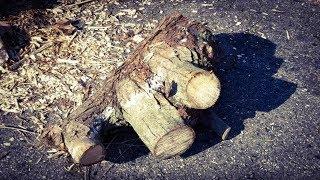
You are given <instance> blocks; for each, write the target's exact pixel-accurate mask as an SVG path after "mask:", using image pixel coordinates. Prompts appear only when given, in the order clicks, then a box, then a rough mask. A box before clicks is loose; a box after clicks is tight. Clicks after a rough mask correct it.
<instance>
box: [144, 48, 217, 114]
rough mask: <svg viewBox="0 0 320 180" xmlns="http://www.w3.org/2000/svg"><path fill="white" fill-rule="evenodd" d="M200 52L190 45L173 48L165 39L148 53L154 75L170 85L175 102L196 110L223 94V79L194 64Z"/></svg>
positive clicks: (147, 61)
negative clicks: (221, 85) (220, 79)
mask: <svg viewBox="0 0 320 180" xmlns="http://www.w3.org/2000/svg"><path fill="white" fill-rule="evenodd" d="M197 60H198V57H197V53H196V52H194V51H192V50H189V49H188V48H186V47H182V46H178V47H170V46H169V45H168V44H166V43H164V42H159V43H155V44H151V45H150V47H149V49H148V51H147V52H146V53H145V57H144V62H145V63H147V64H148V65H149V67H150V69H151V71H152V73H153V75H154V76H157V77H159V79H160V81H163V82H164V84H165V85H166V86H170V87H166V89H167V91H170V92H166V94H169V99H170V101H171V102H172V103H174V104H175V105H183V106H187V107H189V108H195V109H207V108H209V107H211V106H213V105H214V104H215V103H216V101H217V99H218V97H219V95H220V89H221V88H220V82H219V80H218V78H217V77H216V76H215V75H214V73H212V72H208V71H205V70H203V69H201V68H198V67H196V66H194V65H193V64H191V62H193V61H197Z"/></svg>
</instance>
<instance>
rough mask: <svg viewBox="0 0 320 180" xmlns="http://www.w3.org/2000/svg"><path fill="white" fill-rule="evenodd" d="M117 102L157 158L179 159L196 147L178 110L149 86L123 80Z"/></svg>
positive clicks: (192, 133)
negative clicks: (188, 150) (182, 154)
mask: <svg viewBox="0 0 320 180" xmlns="http://www.w3.org/2000/svg"><path fill="white" fill-rule="evenodd" d="M117 98H118V100H119V103H120V106H121V108H122V113H123V117H124V118H125V119H126V121H128V122H129V123H130V125H131V126H132V127H133V129H134V130H135V132H136V133H137V134H138V135H139V137H140V139H141V140H142V141H143V142H144V144H145V145H146V146H147V147H148V148H149V150H150V151H151V153H152V154H153V155H154V156H156V157H158V158H168V157H171V156H175V155H179V154H181V153H183V152H185V151H186V150H187V149H188V148H189V147H190V146H191V144H192V143H193V141H194V138H195V134H194V131H193V130H192V129H191V128H190V127H188V126H186V125H185V124H184V122H183V119H182V118H181V117H180V115H179V113H178V111H177V109H176V108H175V107H174V106H172V105H171V104H170V103H169V102H168V101H167V100H166V99H165V98H164V97H163V96H162V95H160V94H158V93H157V92H154V91H153V90H152V89H150V88H149V87H148V85H147V84H139V82H134V81H132V80H130V79H124V80H123V81H121V82H119V84H118V87H117Z"/></svg>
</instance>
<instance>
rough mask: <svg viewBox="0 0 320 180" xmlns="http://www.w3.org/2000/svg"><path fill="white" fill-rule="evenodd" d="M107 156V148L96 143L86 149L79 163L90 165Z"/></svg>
mask: <svg viewBox="0 0 320 180" xmlns="http://www.w3.org/2000/svg"><path fill="white" fill-rule="evenodd" d="M104 157H105V149H104V147H103V146H102V145H95V146H92V147H90V148H89V149H88V150H86V151H85V152H84V153H83V155H82V157H81V158H80V159H79V164H81V165H84V166H89V165H92V164H95V163H98V162H100V161H102V160H103V159H104Z"/></svg>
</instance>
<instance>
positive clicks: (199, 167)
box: [0, 0, 320, 179]
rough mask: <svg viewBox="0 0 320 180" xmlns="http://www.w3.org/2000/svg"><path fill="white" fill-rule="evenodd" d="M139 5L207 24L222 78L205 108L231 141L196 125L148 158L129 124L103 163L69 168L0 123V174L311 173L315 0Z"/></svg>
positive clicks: (317, 143) (318, 42) (319, 54)
mask: <svg viewBox="0 0 320 180" xmlns="http://www.w3.org/2000/svg"><path fill="white" fill-rule="evenodd" d="M119 8H139V6H138V3H136V2H135V1H125V2H121V3H120V5H119V6H117V7H115V8H114V11H116V10H117V9H119ZM144 8H145V9H144V10H143V14H144V15H145V18H146V19H147V18H151V19H157V20H160V19H161V18H162V17H163V16H164V15H165V14H168V13H170V12H172V11H175V10H177V11H180V12H181V13H183V14H184V15H186V16H188V17H190V18H193V19H195V20H198V21H201V22H206V23H207V26H208V27H210V28H211V29H212V32H213V34H214V36H213V37H212V38H213V40H214V41H215V42H216V44H217V46H216V51H217V53H218V57H219V62H217V64H216V66H215V67H214V71H215V73H216V74H217V75H218V76H219V79H220V80H221V84H222V95H221V98H220V99H219V102H218V104H217V105H216V106H215V107H214V111H215V112H216V113H217V114H218V115H219V116H220V117H221V118H222V119H224V120H225V121H226V122H227V123H228V124H229V125H230V126H231V127H232V131H231V138H230V139H229V140H226V141H220V140H219V138H218V136H217V135H215V134H214V133H213V132H212V131H210V130H207V129H205V128H203V127H198V128H197V129H196V132H197V138H196V142H195V143H194V145H193V146H192V147H191V149H189V150H188V151H187V152H186V153H185V154H183V155H182V156H181V157H175V158H172V159H167V160H157V159H155V158H154V157H152V156H151V155H150V154H149V153H148V151H147V149H146V148H145V147H144V146H143V144H142V143H141V142H140V141H139V140H137V136H136V135H135V134H134V133H133V132H130V131H129V132H127V133H125V134H123V135H122V136H121V137H118V139H117V140H116V141H115V142H114V144H113V145H110V147H108V150H107V151H108V156H107V158H106V161H103V162H102V163H100V164H96V165H94V166H92V167H87V168H83V167H73V168H70V169H71V170H69V169H68V168H69V166H70V165H71V164H72V163H71V160H70V158H66V157H61V158H58V159H57V158H51V159H48V158H47V156H48V154H47V153H46V150H44V149H43V150H39V149H38V148H37V147H35V146H34V145H33V143H32V139H33V136H32V135H30V134H28V133H25V134H24V135H23V134H21V133H18V132H16V131H8V130H7V129H0V142H1V143H2V144H1V146H0V174H1V176H0V179H16V178H19V179H79V178H84V177H85V178H91V179H103V178H112V179H113V178H114V179H141V178H142V179H319V178H320V139H319V137H320V136H319V134H320V120H319V119H320V112H319V109H320V108H319V104H320V85H319V84H320V25H319V24H320V4H317V3H316V2H315V1H314V3H311V2H309V1H304V0H295V1H294V0H290V1H288V0H260V1H258V0H252V1H244V0H224V1H196V0H195V1H173V2H172V1H168V2H167V1H157V2H156V1H151V3H150V4H149V5H148V3H147V4H146V5H145V6H144ZM1 118H2V119H1V121H3V122H9V123H10V122H17V121H22V120H17V119H13V118H11V117H9V116H2V117H1ZM24 136H27V137H30V138H24ZM12 137H13V138H14V139H10V138H12ZM20 138H22V139H27V140H19V139H20ZM28 141H29V142H28ZM30 141H31V142H30ZM4 142H7V143H8V142H9V143H10V145H9V144H6V145H4V144H3V143H4ZM117 143H118V144H117Z"/></svg>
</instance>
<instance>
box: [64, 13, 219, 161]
mask: <svg viewBox="0 0 320 180" xmlns="http://www.w3.org/2000/svg"><path fill="white" fill-rule="evenodd" d="M210 36H211V33H210V31H209V30H208V29H206V28H205V27H204V26H203V25H202V24H200V23H199V22H196V21H191V20H189V19H188V18H186V17H184V16H182V15H181V14H180V13H177V12H174V13H172V14H170V15H168V16H166V17H165V18H164V19H163V20H162V21H161V22H160V23H159V25H158V27H157V28H156V29H155V31H154V33H152V34H151V35H150V37H149V38H147V39H145V40H144V41H143V42H141V43H140V44H139V45H138V47H137V48H136V49H135V51H134V52H133V53H132V54H130V56H129V57H128V58H127V60H126V61H125V62H124V64H123V65H122V66H120V67H119V68H117V69H116V70H114V71H113V72H112V73H111V75H110V76H109V77H108V78H107V79H106V80H105V81H104V82H103V83H102V85H101V88H100V89H98V90H97V92H96V93H95V94H94V95H92V96H90V97H89V98H88V99H87V100H86V101H84V102H83V104H82V105H81V106H79V107H78V108H76V109H75V110H74V111H72V112H71V113H70V115H69V117H68V119H67V120H66V121H65V124H64V125H63V136H64V137H65V138H64V141H65V145H66V147H67V150H68V151H69V153H70V154H71V156H72V158H73V159H74V161H75V162H76V163H80V164H82V165H90V164H93V163H96V162H98V161H101V160H102V159H103V158H104V155H105V152H104V148H103V146H102V145H101V141H100V137H99V135H95V134H97V133H95V131H94V129H95V127H94V126H95V125H94V124H95V123H94V122H95V119H96V116H99V115H101V114H106V113H105V112H106V109H108V110H111V111H115V110H116V109H117V110H120V112H121V113H120V114H121V118H119V116H117V115H115V116H113V117H112V118H110V116H109V115H108V116H107V117H106V121H107V123H106V124H107V126H109V125H110V126H118V125H119V126H121V125H123V124H128V123H129V124H130V125H131V126H132V127H133V129H134V130H135V131H136V133H137V134H138V135H139V137H140V139H141V140H142V141H143V142H144V144H145V145H146V146H147V147H148V148H149V150H150V151H151V152H152V154H153V155H155V156H156V157H160V158H168V157H171V156H175V155H179V154H181V153H183V152H184V151H186V150H187V149H188V148H189V147H190V145H191V144H192V143H193V141H194V137H195V134H194V132H193V130H192V129H191V128H190V127H188V126H187V125H185V123H184V120H183V118H182V114H180V112H179V111H178V110H177V108H181V107H187V108H195V109H206V108H208V107H210V106H212V105H214V103H215V102H216V101H217V99H218V97H219V94H220V83H219V80H218V78H217V77H216V76H215V75H214V73H213V72H211V71H206V70H204V69H202V68H200V67H205V66H206V65H208V64H210V60H212V59H213V57H214V50H213V49H214V47H213V46H212V43H211V42H210V38H209V37H210ZM103 127H104V128H100V129H102V130H105V128H106V126H103ZM98 134H99V133H98Z"/></svg>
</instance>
